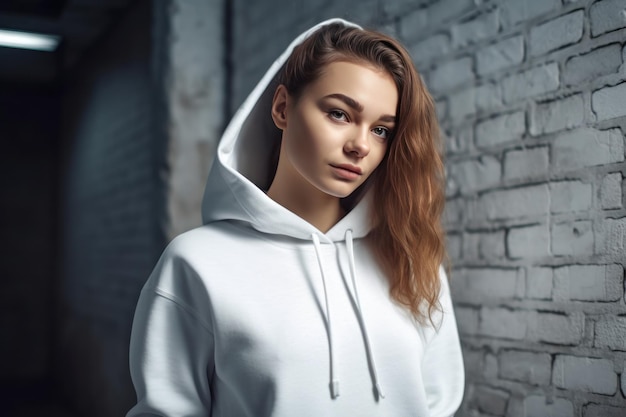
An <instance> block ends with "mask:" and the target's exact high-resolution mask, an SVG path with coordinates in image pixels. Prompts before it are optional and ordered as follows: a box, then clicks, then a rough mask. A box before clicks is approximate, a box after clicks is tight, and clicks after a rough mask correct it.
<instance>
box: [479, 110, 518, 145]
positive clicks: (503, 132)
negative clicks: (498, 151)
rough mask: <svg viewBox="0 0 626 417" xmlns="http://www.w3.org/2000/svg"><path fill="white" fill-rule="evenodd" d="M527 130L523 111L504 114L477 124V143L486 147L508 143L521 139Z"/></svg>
mask: <svg viewBox="0 0 626 417" xmlns="http://www.w3.org/2000/svg"><path fill="white" fill-rule="evenodd" d="M525 131H526V121H525V114H524V112H523V111H519V112H515V113H510V114H504V115H501V116H498V117H494V118H492V119H487V120H484V121H482V122H480V123H478V124H477V125H476V145H477V146H479V147H486V146H493V145H499V144H502V143H507V142H510V141H513V140H516V139H520V138H521V137H522V136H523V135H524V132H525Z"/></svg>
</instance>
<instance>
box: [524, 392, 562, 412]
mask: <svg viewBox="0 0 626 417" xmlns="http://www.w3.org/2000/svg"><path fill="white" fill-rule="evenodd" d="M523 409H524V414H523V417H574V405H573V404H572V403H571V401H569V400H566V399H564V398H550V399H548V398H546V397H543V396H540V395H530V396H528V397H526V398H524V406H523Z"/></svg>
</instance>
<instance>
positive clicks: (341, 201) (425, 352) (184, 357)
mask: <svg viewBox="0 0 626 417" xmlns="http://www.w3.org/2000/svg"><path fill="white" fill-rule="evenodd" d="M439 152H440V149H439V139H438V134H437V123H436V118H435V110H434V106H433V101H432V99H431V98H430V96H429V94H428V92H427V91H426V88H425V87H424V85H423V84H422V82H421V80H420V77H419V76H418V74H417V73H416V71H415V69H414V67H413V65H412V63H411V59H410V57H409V55H408V53H407V52H406V51H405V49H404V48H403V47H402V46H400V45H399V44H398V42H396V41H395V40H393V39H392V38H389V37H387V36H385V35H382V34H380V33H376V32H373V31H367V30H363V29H361V28H359V27H358V26H356V25H354V24H351V23H348V22H345V21H343V20H339V19H333V20H329V21H326V22H323V23H321V24H319V25H317V26H315V27H313V28H312V29H310V30H309V31H307V32H306V33H304V34H302V35H301V36H300V37H298V38H297V39H296V40H295V41H294V42H293V43H292V44H291V45H290V46H289V47H288V48H287V50H286V51H285V52H284V53H283V55H281V56H280V57H279V58H278V60H277V61H276V62H275V63H274V65H272V67H271V68H270V69H269V71H268V72H267V73H266V74H265V76H264V78H263V79H262V80H261V81H260V83H259V84H258V85H257V87H256V88H255V89H254V91H253V92H252V93H251V95H250V96H249V97H248V99H247V100H246V101H245V102H244V104H243V105H242V106H241V108H240V109H239V111H238V112H237V114H236V115H235V117H234V118H233V120H232V122H231V123H230V125H229V127H228V128H227V129H226V132H225V133H224V136H223V137H222V140H221V142H220V145H219V149H218V154H217V158H216V160H215V162H214V164H213V167H212V170H211V173H210V174H209V178H208V182H207V187H206V192H205V198H204V203H203V208H202V209H203V217H204V226H202V227H200V228H197V229H194V230H192V231H190V232H187V233H184V234H183V235H181V236H179V237H177V238H176V239H174V240H173V241H172V242H171V244H170V245H169V246H168V248H167V249H166V250H165V252H164V254H163V256H162V257H161V259H160V260H159V263H158V264H157V266H156V268H155V270H154V272H153V273H152V275H151V276H150V278H149V280H148V282H147V283H146V285H145V287H144V289H143V291H142V293H141V297H140V300H139V304H138V306H137V311H136V315H135V321H134V324H133V332H132V341H131V350H130V362H131V375H132V378H133V382H134V384H135V388H136V391H137V396H138V402H137V405H136V406H135V407H134V408H133V409H132V410H131V411H130V412H129V413H128V416H129V417H132V416H168V417H174V416H181V417H182V416H213V417H221V416H229V417H238V416H254V417H265V416H286V417H294V416H298V417H302V416H316V417H322V416H324V417H326V416H342V417H344V416H386V417H390V416H424V417H426V416H430V417H439V416H450V415H452V414H454V412H455V410H456V409H457V408H458V406H459V404H460V402H461V399H462V394H463V387H464V375H463V363H462V358H461V349H460V345H459V339H458V334H457V329H456V323H455V319H454V315H453V312H452V305H451V301H450V295H449V291H448V285H447V282H446V277H445V274H444V271H443V269H442V268H441V267H440V265H441V263H442V261H443V260H444V254H445V249H444V236H443V230H442V228H441V225H440V216H441V212H442V207H443V203H444V196H443V165H442V160H441V156H440V154H439Z"/></svg>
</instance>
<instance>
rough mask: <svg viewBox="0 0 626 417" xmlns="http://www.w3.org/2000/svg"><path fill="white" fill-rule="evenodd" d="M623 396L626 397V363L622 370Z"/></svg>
mask: <svg viewBox="0 0 626 417" xmlns="http://www.w3.org/2000/svg"><path fill="white" fill-rule="evenodd" d="M622 395H623V396H625V397H626V362H624V367H623V368H622Z"/></svg>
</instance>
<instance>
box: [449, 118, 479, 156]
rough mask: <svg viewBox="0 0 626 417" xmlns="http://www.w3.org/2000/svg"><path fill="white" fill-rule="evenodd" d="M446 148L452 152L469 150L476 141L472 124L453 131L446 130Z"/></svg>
mask: <svg viewBox="0 0 626 417" xmlns="http://www.w3.org/2000/svg"><path fill="white" fill-rule="evenodd" d="M443 135H444V141H445V144H446V150H447V151H449V152H451V153H459V152H463V151H465V150H467V148H468V147H469V145H470V144H471V143H472V142H473V141H474V129H473V128H472V127H471V125H468V126H465V127H461V128H459V129H455V130H454V131H453V132H444V133H443Z"/></svg>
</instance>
